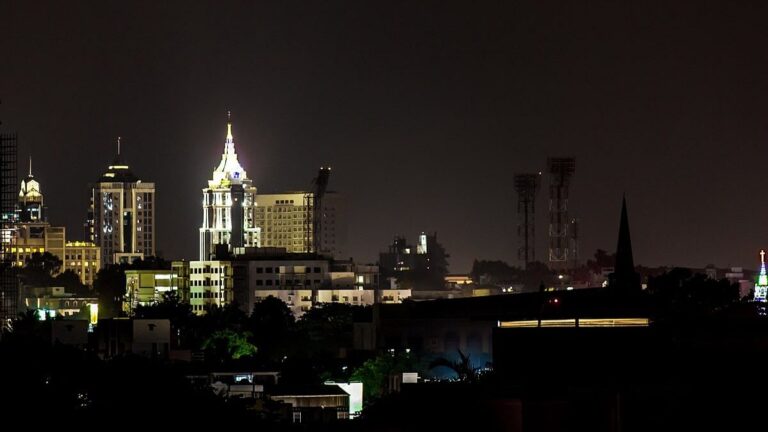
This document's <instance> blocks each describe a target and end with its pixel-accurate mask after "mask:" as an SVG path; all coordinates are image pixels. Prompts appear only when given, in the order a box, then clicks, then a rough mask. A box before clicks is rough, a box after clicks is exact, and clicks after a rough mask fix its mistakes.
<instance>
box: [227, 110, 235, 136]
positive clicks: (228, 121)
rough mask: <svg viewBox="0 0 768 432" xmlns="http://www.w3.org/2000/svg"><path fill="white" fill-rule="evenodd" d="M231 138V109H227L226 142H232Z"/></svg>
mask: <svg viewBox="0 0 768 432" xmlns="http://www.w3.org/2000/svg"><path fill="white" fill-rule="evenodd" d="M233 141H234V139H233V138H232V111H230V110H227V143H231V142H233Z"/></svg>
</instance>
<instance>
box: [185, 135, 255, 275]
mask: <svg viewBox="0 0 768 432" xmlns="http://www.w3.org/2000/svg"><path fill="white" fill-rule="evenodd" d="M255 195H256V187H255V186H253V182H252V181H251V179H249V178H248V175H247V174H246V172H245V170H244V169H243V167H242V166H241V165H240V162H239V161H238V160H237V153H236V152H235V141H234V139H233V137H232V122H231V121H230V122H227V139H226V141H225V143H224V154H222V156H221V162H220V163H219V166H218V167H216V169H214V170H213V176H212V178H211V180H209V181H208V187H206V188H204V189H203V224H202V226H201V227H200V256H199V258H200V260H201V261H205V260H208V259H211V258H212V256H213V255H214V253H215V251H216V246H217V245H227V249H228V250H229V251H232V250H233V249H234V248H238V247H246V246H259V231H260V230H259V228H258V227H257V225H256V222H255V220H254V208H255V207H256V199H255Z"/></svg>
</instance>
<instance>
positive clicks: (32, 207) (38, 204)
mask: <svg viewBox="0 0 768 432" xmlns="http://www.w3.org/2000/svg"><path fill="white" fill-rule="evenodd" d="M17 212H18V220H19V221H20V222H22V223H23V222H45V221H46V217H45V205H44V204H43V193H42V191H41V190H40V182H38V181H37V180H35V176H33V175H32V158H29V174H28V175H27V177H26V178H25V179H24V180H22V181H21V187H20V188H19V202H18V204H17Z"/></svg>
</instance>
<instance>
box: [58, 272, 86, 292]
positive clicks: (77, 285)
mask: <svg viewBox="0 0 768 432" xmlns="http://www.w3.org/2000/svg"><path fill="white" fill-rule="evenodd" d="M53 283H54V285H56V286H62V287H64V291H66V292H67V293H71V294H75V295H77V296H88V295H90V294H91V292H90V290H89V289H88V287H87V286H85V285H83V283H82V282H81V281H80V276H78V275H77V273H75V272H73V271H72V270H65V271H63V272H62V273H59V274H58V275H57V276H56V277H55V278H54V279H53Z"/></svg>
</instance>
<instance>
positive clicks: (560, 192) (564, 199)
mask: <svg viewBox="0 0 768 432" xmlns="http://www.w3.org/2000/svg"><path fill="white" fill-rule="evenodd" d="M547 167H548V168H549V174H550V183H549V266H550V268H552V269H557V270H560V269H564V268H567V267H568V266H569V264H571V263H572V262H573V261H574V259H575V257H574V255H573V250H572V249H571V247H570V243H571V241H572V237H571V236H570V235H569V234H568V231H569V226H570V225H571V220H570V219H569V218H568V190H569V188H570V185H571V177H573V173H574V172H575V171H576V161H575V160H574V159H573V158H549V159H547Z"/></svg>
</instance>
